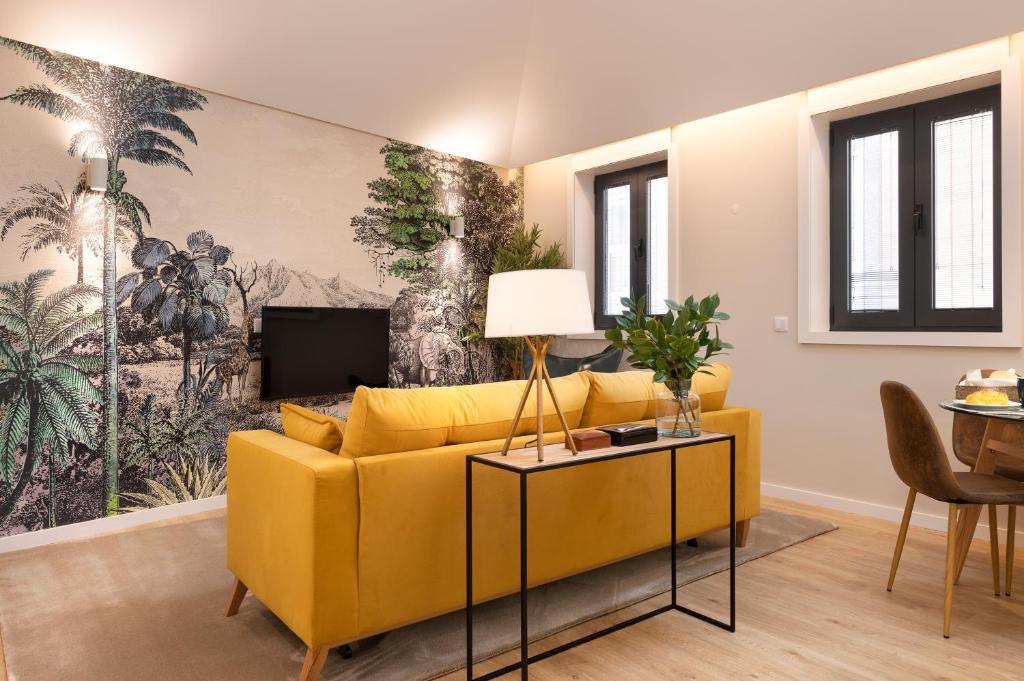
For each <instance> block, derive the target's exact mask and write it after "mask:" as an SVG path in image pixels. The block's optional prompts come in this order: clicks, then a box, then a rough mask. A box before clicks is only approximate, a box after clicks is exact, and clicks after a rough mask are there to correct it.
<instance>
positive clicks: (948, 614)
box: [942, 504, 957, 638]
mask: <svg viewBox="0 0 1024 681" xmlns="http://www.w3.org/2000/svg"><path fill="white" fill-rule="evenodd" d="M956 513H957V506H956V504H950V505H949V520H948V521H947V523H946V584H945V599H944V601H943V605H942V635H943V636H944V637H946V638H949V623H950V621H951V620H952V619H953V580H954V578H955V577H956V558H957V556H956V547H957V542H956Z"/></svg>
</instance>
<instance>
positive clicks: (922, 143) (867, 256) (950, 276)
mask: <svg viewBox="0 0 1024 681" xmlns="http://www.w3.org/2000/svg"><path fill="white" fill-rule="evenodd" d="M999 95H1000V93H999V86H994V87H987V88H984V89H980V90H973V91H971V92H965V93H962V94H957V95H953V96H950V97H944V98H942V99H936V100H932V101H928V102H923V103H920V104H915V105H914V106H907V107H902V108H899V109H891V110H888V111H881V112H879V113H873V114H870V115H867V116H861V117H858V118H851V119H846V120H841V121H835V122H833V123H832V124H831V129H830V140H829V141H830V146H831V171H830V205H831V239H830V243H831V249H830V250H831V310H830V311H831V313H830V326H831V328H832V330H834V331H837V330H838V331H881V330H932V331H935V330H940V331H942V330H945V331H1001V330H1002V311H1001V305H1002V296H1001V290H1000V282H1001V272H1000V257H1001V256H1000V196H999V187H1000V182H999V173H1000V160H999V124H1000V118H999Z"/></svg>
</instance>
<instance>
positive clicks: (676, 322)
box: [604, 293, 732, 428]
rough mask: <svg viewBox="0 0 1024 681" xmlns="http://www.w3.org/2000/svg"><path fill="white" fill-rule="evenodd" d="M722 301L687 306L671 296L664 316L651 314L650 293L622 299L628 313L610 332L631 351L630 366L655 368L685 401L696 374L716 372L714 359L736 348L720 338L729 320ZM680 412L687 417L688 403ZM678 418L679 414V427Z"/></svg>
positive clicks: (711, 298)
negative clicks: (710, 367)
mask: <svg viewBox="0 0 1024 681" xmlns="http://www.w3.org/2000/svg"><path fill="white" fill-rule="evenodd" d="M719 304H720V301H719V298H718V294H717V293H714V294H712V295H710V296H707V297H705V298H703V299H702V300H701V301H700V302H697V301H695V300H694V298H693V296H689V297H687V299H686V300H685V301H683V303H682V304H679V303H677V302H675V301H673V300H666V301H665V305H666V307H668V312H666V313H665V314H663V315H661V317H660V318H659V317H648V316H647V315H646V310H647V300H646V297H645V296H640V297H638V298H622V306H623V313H622V315H621V316H619V317H616V318H615V328H614V329H609V330H608V331H606V332H605V334H604V335H605V338H607V339H608V340H609V341H610V342H611V344H612V345H614V346H615V347H616V348H619V349H622V350H626V351H627V352H629V355H628V356H627V358H626V361H628V362H629V364H630V366H632V367H633V368H635V369H650V370H651V371H653V372H654V381H655V382H656V383H664V384H665V387H666V388H667V389H668V390H669V391H671V392H672V394H673V395H674V396H675V398H676V400H678V401H680V402H682V400H683V397H684V394H685V392H686V391H687V390H689V387H690V381H691V380H693V376H694V374H697V373H710V372H708V371H707V370H706V369H704V367H706V366H708V365H709V364H710V363H711V358H712V357H714V356H715V355H718V354H721V353H722V351H723V350H729V349H731V348H732V345H731V344H730V343H726V342H725V341H723V340H722V339H721V338H720V336H719V330H718V326H719V323H720V322H724V321H726V320H727V319H729V315H728V314H726V313H725V312H719V310H718V306H719ZM680 413H682V414H683V416H684V417H685V416H686V411H685V407H684V408H683V409H681V410H680ZM678 418H679V416H678V413H677V417H676V419H677V423H676V428H678ZM687 418H688V417H687Z"/></svg>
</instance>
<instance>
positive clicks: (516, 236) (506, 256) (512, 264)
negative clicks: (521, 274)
mask: <svg viewBox="0 0 1024 681" xmlns="http://www.w3.org/2000/svg"><path fill="white" fill-rule="evenodd" d="M541 235H542V232H541V229H540V225H539V224H537V223H536V222H535V223H533V226H532V227H530V228H529V229H527V228H526V225H524V224H521V225H519V226H518V227H516V230H515V231H514V232H513V233H512V237H511V238H510V239H509V240H508V243H507V244H505V245H503V246H501V247H499V248H498V249H497V251H495V253H494V262H493V263H492V265H491V272H492V273H493V274H497V273H499V272H515V271H516V270H551V269H559V268H562V267H565V254H564V253H563V252H562V244H561V242H559V241H556V242H555V243H553V244H549V245H548V246H547V247H546V248H544V247H542V246H541V245H540V238H541Z"/></svg>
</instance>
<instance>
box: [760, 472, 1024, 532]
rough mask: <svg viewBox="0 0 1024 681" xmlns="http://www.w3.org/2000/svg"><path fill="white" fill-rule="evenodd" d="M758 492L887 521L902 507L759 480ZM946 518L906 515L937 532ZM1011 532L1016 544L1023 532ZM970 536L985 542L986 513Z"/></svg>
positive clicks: (898, 516) (894, 518)
mask: <svg viewBox="0 0 1024 681" xmlns="http://www.w3.org/2000/svg"><path fill="white" fill-rule="evenodd" d="M761 494H762V495H763V496H766V497H775V498H777V499H785V500H787V501H796V502H799V503H802V504H810V505H811V506H821V507H823V508H830V509H832V510H834V511H845V512H847V513H856V514H857V515H863V516H868V517H869V518H880V519H882V520H891V521H893V522H896V523H898V522H900V520H902V518H903V508H902V507H899V508H896V507H895V506H885V505H882V504H876V503H873V502H870V501H861V500H859V499H850V498H848V497H837V496H833V495H831V494H822V493H821V492H811V491H809V490H805V489H797V488H796V487H786V486H785V485H776V484H774V483H771V482H762V483H761ZM947 521H948V519H947V518H946V516H944V515H936V514H934V513H922V512H921V511H914V512H913V514H911V516H910V524H911V525H912V526H914V527H923V528H925V529H929V530H939V531H941V532H945V531H946V524H947ZM1014 535H1015V536H1017V537H1018V539H1017V540H1016V543H1017V544H1018V545H1020V542H1021V538H1022V537H1024V531H1022V530H1017V531H1016V532H1014ZM974 536H975V537H976V538H977V539H984V540H985V541H988V514H987V513H982V514H981V519H980V520H979V521H978V526H977V527H976V528H975V530H974Z"/></svg>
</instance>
